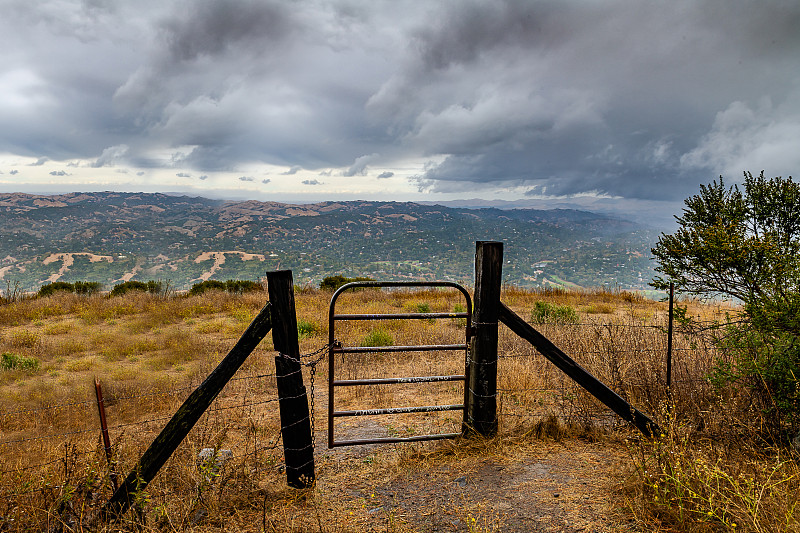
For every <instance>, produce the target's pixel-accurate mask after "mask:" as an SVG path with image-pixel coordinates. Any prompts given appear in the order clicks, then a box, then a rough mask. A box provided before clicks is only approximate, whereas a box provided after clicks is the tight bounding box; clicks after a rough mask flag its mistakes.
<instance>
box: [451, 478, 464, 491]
mask: <svg viewBox="0 0 800 533" xmlns="http://www.w3.org/2000/svg"><path fill="white" fill-rule="evenodd" d="M453 483H456V484H457V485H458V486H459V487H461V488H462V489H463V488H464V487H466V486H467V477H466V476H461V477H458V478H456V479H454V480H453Z"/></svg>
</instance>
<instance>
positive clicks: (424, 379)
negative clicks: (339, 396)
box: [333, 374, 467, 387]
mask: <svg viewBox="0 0 800 533" xmlns="http://www.w3.org/2000/svg"><path fill="white" fill-rule="evenodd" d="M466 379H467V376H466V375H463V374H462V375H456V376H420V377H414V378H375V379H337V380H335V381H334V382H333V384H334V385H335V386H337V387H347V386H348V385H390V384H393V383H435V382H439V381H465V380H466Z"/></svg>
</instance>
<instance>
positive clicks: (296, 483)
mask: <svg viewBox="0 0 800 533" xmlns="http://www.w3.org/2000/svg"><path fill="white" fill-rule="evenodd" d="M267 290H268V291H269V301H270V304H272V308H273V313H274V314H273V316H275V318H276V319H275V320H274V321H273V325H272V342H273V345H274V346H275V351H277V352H278V355H277V356H276V357H275V372H276V374H277V380H278V399H279V405H280V413H281V434H282V436H283V456H284V458H285V459H286V482H287V483H288V484H289V486H290V487H295V488H299V489H301V488H306V487H310V486H311V485H313V484H314V479H315V475H314V443H313V441H312V435H311V417H310V415H309V411H308V397H307V395H306V388H305V386H304V385H303V373H302V368H303V367H302V366H301V365H300V347H299V345H298V343H297V342H298V341H297V317H296V316H295V307H294V284H293V281H292V271H291V270H279V271H276V272H267Z"/></svg>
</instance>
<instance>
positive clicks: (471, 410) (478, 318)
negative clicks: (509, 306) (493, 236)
mask: <svg viewBox="0 0 800 533" xmlns="http://www.w3.org/2000/svg"><path fill="white" fill-rule="evenodd" d="M502 272H503V243H502V242H489V241H485V242H484V241H478V242H477V243H476V247H475V306H474V310H473V313H472V328H473V334H472V341H471V343H470V358H469V382H468V383H467V386H468V387H469V399H468V402H467V406H466V407H467V409H466V417H465V418H466V420H465V424H464V425H465V427H464V431H465V432H472V431H474V432H475V433H478V434H479V435H484V436H487V437H488V436H492V435H494V434H496V433H497V320H498V316H499V313H500V288H501V284H502ZM464 431H462V432H464Z"/></svg>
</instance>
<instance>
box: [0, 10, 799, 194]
mask: <svg viewBox="0 0 800 533" xmlns="http://www.w3.org/2000/svg"><path fill="white" fill-rule="evenodd" d="M798 27H800V4H798V3H796V2H781V1H777V0H775V1H766V2H759V3H746V2H730V1H728V0H678V1H676V2H669V3H656V2H648V3H641V2H634V1H613V0H612V1H610V2H602V3H595V2H580V1H577V0H575V1H563V0H557V1H556V0H550V1H514V0H506V1H501V0H495V1H489V2H486V1H470V0H464V1H455V0H453V1H435V2H416V1H413V0H400V1H397V2H381V3H379V2H353V1H350V0H330V1H323V2H316V1H311V0H308V1H305V0H298V1H297V2H291V3H289V2H280V1H277V0H275V1H260V0H259V1H256V0H198V1H192V2H189V1H167V2H162V1H155V0H145V1H142V2H120V3H114V2H80V1H78V0H74V1H64V2H57V3H56V2H29V1H27V0H10V1H8V2H6V3H5V4H4V16H3V18H2V20H0V35H2V37H0V40H1V41H2V45H3V50H4V53H3V55H2V57H0V94H2V95H3V96H2V98H1V99H0V153H5V154H12V155H16V156H24V157H28V158H33V159H34V160H35V162H34V164H41V165H45V164H46V163H47V162H55V163H65V164H67V163H70V162H72V161H81V162H84V163H81V165H83V166H84V167H86V168H103V167H118V166H127V167H130V168H131V170H132V171H135V170H139V169H154V170H158V169H170V172H171V175H178V176H180V175H183V174H188V173H189V172H191V171H194V172H197V173H198V174H199V173H202V174H203V176H206V175H208V174H209V173H213V172H231V173H233V174H231V178H230V179H231V180H233V181H236V176H237V175H239V176H241V174H242V173H251V172H256V171H257V172H259V173H260V174H262V175H263V174H269V172H268V170H262V169H260V168H259V165H267V166H271V168H280V169H284V170H276V171H275V172H274V173H272V174H270V175H271V176H272V178H273V179H272V180H270V179H264V180H262V183H263V184H270V186H273V185H276V184H278V183H280V180H279V179H277V178H276V176H278V177H279V176H293V175H295V174H299V173H301V172H305V171H308V172H313V173H314V174H316V175H330V176H335V177H336V178H337V179H338V180H340V181H335V180H332V181H330V182H327V183H326V184H325V185H326V186H330V187H336V186H337V184H339V185H341V186H342V187H347V186H348V184H350V183H352V182H359V181H360V180H361V181H363V180H370V179H372V180H378V179H381V180H382V179H383V178H387V177H391V176H394V178H395V180H394V181H396V180H397V178H398V177H401V178H406V180H407V183H408V189H409V190H410V191H411V190H413V191H422V192H426V193H443V194H444V193H447V194H451V195H462V196H463V197H465V198H469V197H475V196H481V195H484V196H489V195H491V194H494V193H496V192H497V191H504V190H505V191H515V194H518V195H527V196H528V197H548V196H557V197H565V196H566V197H570V196H574V195H586V194H590V195H597V196H600V197H618V198H622V199H633V200H664V199H680V198H684V197H685V196H686V195H687V194H690V193H692V192H694V191H695V190H696V188H697V184H698V183H705V182H708V181H710V180H711V179H713V178H715V177H716V176H717V175H719V174H725V175H726V178H730V180H731V181H735V180H736V179H738V178H739V177H740V176H741V173H742V171H743V170H751V171H753V172H758V171H761V170H762V169H764V170H766V172H767V174H769V175H789V174H792V173H797V169H798V168H800V147H798V141H797V139H800V32H798V31H797V28H798ZM81 165H78V167H80V166H81ZM370 168H377V169H379V171H380V172H378V171H376V172H374V173H373V175H372V177H370V173H369V172H368V170H369V169H370ZM409 168H414V169H415V170H413V171H408V169H409ZM254 169H255V170H254ZM285 169H288V170H285ZM176 171H179V172H178V173H177V174H176ZM136 175H137V176H141V174H139V173H136ZM71 177H72V178H73V179H75V180H79V178H80V176H79V172H78V170H76V171H75V172H73V174H72V176H71ZM245 177H247V176H245ZM142 179H144V178H142ZM200 179H201V180H203V181H206V180H204V178H203V177H201V178H200ZM239 179H240V180H242V181H250V180H249V179H248V180H245V179H243V178H242V177H240V178H239ZM193 181H194V180H193ZM207 181H208V182H211V181H213V180H210V179H209V180H207ZM326 181H327V180H326ZM194 183H197V181H194ZM294 183H297V182H296V181H295V182H294ZM300 183H302V184H307V185H309V184H312V180H303V181H301V182H300ZM381 183H382V184H385V183H387V182H385V181H382V182H381ZM314 184H319V182H316V183H314Z"/></svg>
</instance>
